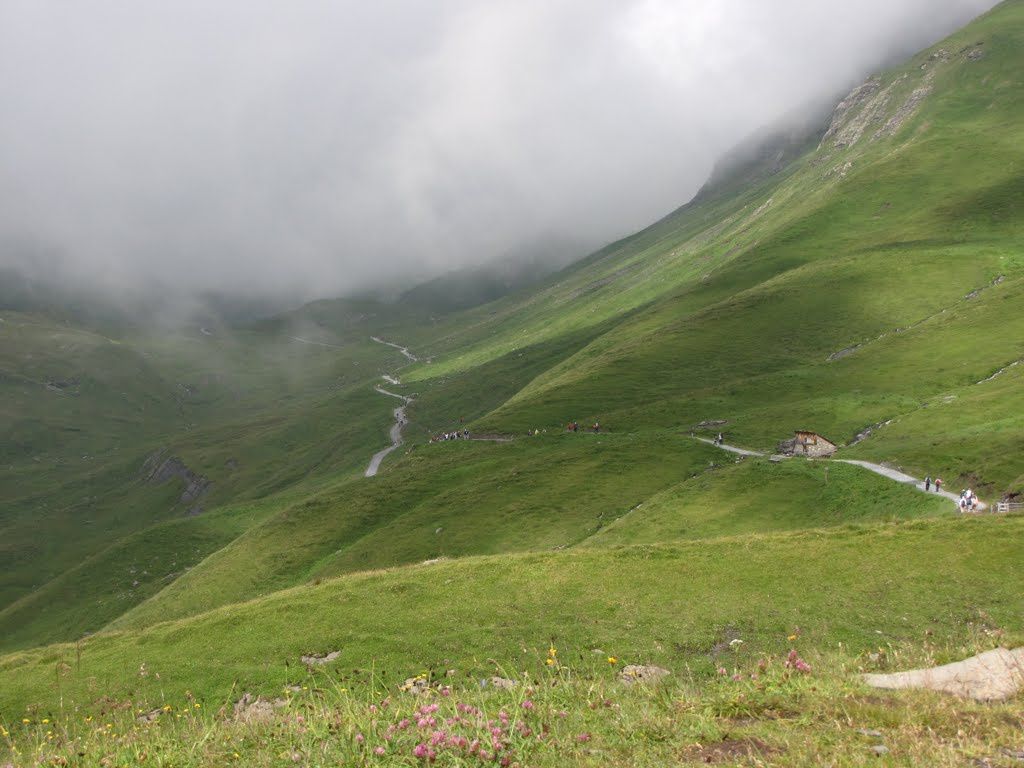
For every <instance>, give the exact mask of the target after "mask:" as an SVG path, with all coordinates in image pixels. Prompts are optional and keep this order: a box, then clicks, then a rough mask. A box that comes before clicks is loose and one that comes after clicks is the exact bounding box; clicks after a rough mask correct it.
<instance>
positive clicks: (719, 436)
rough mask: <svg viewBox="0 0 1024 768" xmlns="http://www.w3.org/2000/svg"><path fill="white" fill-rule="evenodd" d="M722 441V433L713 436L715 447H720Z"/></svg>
mask: <svg viewBox="0 0 1024 768" xmlns="http://www.w3.org/2000/svg"><path fill="white" fill-rule="evenodd" d="M724 439H725V438H724V437H722V433H721V432H719V433H718V434H717V435H715V445H721V444H722V441H723V440H724Z"/></svg>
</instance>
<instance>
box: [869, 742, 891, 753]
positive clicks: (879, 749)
mask: <svg viewBox="0 0 1024 768" xmlns="http://www.w3.org/2000/svg"><path fill="white" fill-rule="evenodd" d="M871 751H872V752H874V753H875V754H876V755H887V754H889V748H888V747H887V746H885V744H875V746H873V747H872V748H871Z"/></svg>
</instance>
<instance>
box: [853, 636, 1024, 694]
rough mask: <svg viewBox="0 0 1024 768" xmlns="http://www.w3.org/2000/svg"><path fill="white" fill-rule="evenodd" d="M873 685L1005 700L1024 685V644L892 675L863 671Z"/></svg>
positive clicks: (867, 681) (1023, 687)
mask: <svg viewBox="0 0 1024 768" xmlns="http://www.w3.org/2000/svg"><path fill="white" fill-rule="evenodd" d="M864 682H866V683H867V684H868V685H870V686H872V687H874V688H890V689H900V688H927V689H929V690H932V691H942V692H943V693H952V694H953V695H955V696H962V697H963V698H968V699H976V700H978V701H1004V700H1005V699H1009V698H1010V697H1011V696H1014V695H1016V694H1017V692H1018V691H1020V690H1021V689H1024V647H1021V648H1016V649H1014V650H1012V651H1010V650H1007V649H1006V648H996V649H995V650H993V651H986V652H985V653H979V654H978V655H977V656H972V657H971V658H969V659H965V660H964V661H958V662H956V663H954V664H945V665H943V666H941V667H932V668H931V669H913V670H910V671H909V672H897V673H895V674H892V675H864Z"/></svg>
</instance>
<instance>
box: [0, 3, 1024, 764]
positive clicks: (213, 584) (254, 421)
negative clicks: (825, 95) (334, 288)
mask: <svg viewBox="0 0 1024 768" xmlns="http://www.w3.org/2000/svg"><path fill="white" fill-rule="evenodd" d="M1021 51H1024V2H1022V1H1021V0H1011V1H1010V2H1006V3H1003V4H1002V5H1000V6H998V7H997V8H996V9H995V10H993V11H992V12H991V13H989V14H987V15H986V16H984V17H982V18H980V19H978V20H977V21H976V22H974V23H972V24H971V25H969V26H968V27H967V28H965V29H964V30H962V31H961V32H959V33H957V34H955V35H953V36H952V37H950V38H949V39H947V40H945V41H943V42H941V43H939V44H938V45H936V46H934V47H933V48H931V49H929V50H927V51H924V52H922V53H921V54H919V55H917V56H915V57H914V58H913V59H911V60H910V61H908V62H907V63H906V64H905V65H903V66H901V67H899V68H897V69H895V70H893V71H891V72H886V73H883V74H879V75H877V76H876V77H874V78H872V79H870V80H869V81H868V82H867V83H866V84H865V85H863V86H862V87H860V88H859V89H857V90H856V91H855V92H854V93H853V94H851V96H850V97H848V98H847V99H846V100H845V101H844V102H843V105H841V106H840V108H839V109H838V110H837V111H836V113H835V114H834V115H833V119H832V122H831V124H830V125H829V126H828V128H827V130H825V131H823V132H819V133H818V134H814V135H808V136H803V137H793V136H788V135H787V136H785V137H784V138H785V142H786V149H787V152H788V153H789V154H788V155H787V157H788V158H790V161H789V162H788V164H787V165H785V166H784V167H781V168H772V169H771V170H772V171H773V172H771V173H766V172H765V168H764V165H763V162H761V159H763V153H760V154H757V155H756V157H753V158H752V159H751V160H750V162H749V163H748V164H746V165H743V164H739V165H738V166H737V165H735V164H733V165H732V166H730V168H731V169H730V172H729V174H728V176H727V178H726V182H725V183H722V184H720V185H717V186H712V187H709V188H708V189H707V190H706V192H705V194H702V195H701V196H699V197H698V198H697V199H695V200H694V201H692V202H691V203H689V204H688V205H686V206H683V207H682V208H680V209H678V210H677V211H675V212H673V213H672V214H670V215H669V216H667V217H665V218H664V219H662V220H660V221H658V222H656V223H655V224H654V225H652V226H651V227H649V228H648V229H646V230H644V231H642V232H639V233H637V234H635V235H633V236H631V237H628V238H625V239H623V240H621V241H619V242H617V243H613V244H611V245H609V246H608V247H606V248H604V249H602V250H601V251H599V252H597V253H595V254H593V255H591V256H590V257H588V258H586V259H584V260H582V261H580V262H578V263H577V264H574V265H572V266H570V267H568V268H566V269H564V270H562V271H561V272H558V273H556V274H554V275H552V276H549V277H547V278H545V279H544V280H543V281H541V282H540V283H539V284H538V285H536V286H532V287H530V288H527V289H522V290H520V291H518V292H515V293H512V294H510V295H508V296H505V297H503V298H500V299H498V300H497V301H494V302H491V303H489V304H485V305H482V306H477V307H473V308H470V309H467V310H465V311H458V312H446V311H444V308H443V307H440V306H436V305H434V304H432V303H431V301H430V300H428V299H429V297H430V296H434V295H435V294H439V295H445V289H444V285H443V280H442V283H441V284H434V285H432V286H430V288H429V290H427V291H424V292H420V295H421V298H420V303H419V305H417V306H411V305H403V304H401V303H399V304H397V305H393V306H389V305H386V304H383V303H380V302H376V301H370V300H337V301H322V302H316V303H314V304H312V305H309V306H307V307H303V308H301V309H299V310H296V311H295V312H292V313H289V314H287V315H282V316H280V317H277V318H273V319H270V320H266V321H261V322H259V323H256V324H252V325H250V326H248V327H245V328H221V327H218V328H216V329H213V330H211V329H198V330H196V331H195V332H190V333H185V332H181V333H173V334H172V333H158V332H155V331H153V330H147V331H140V330H137V329H136V330H131V331H129V330H124V329H121V331H120V332H119V333H115V332H113V331H106V332H99V331H97V329H91V330H90V329H85V328H73V327H71V326H69V325H67V324H65V323H62V322H56V321H54V320H53V319H52V318H49V317H47V316H45V315H42V314H40V315H27V314H21V313H13V312H4V313H2V314H0V319H2V320H3V323H2V324H0V334H2V335H0V340H2V341H0V395H3V398H0V399H2V401H3V405H2V406H0V426H2V427H3V428H4V430H5V434H6V435H9V436H10V439H8V440H5V441H4V443H3V445H2V446H0V484H2V485H0V492H2V493H0V558H2V559H3V560H4V562H5V566H6V567H5V569H4V572H3V577H2V581H0V650H3V651H6V652H7V655H5V656H0V726H2V727H3V730H4V731H6V732H10V731H11V727H12V726H13V725H14V724H15V723H16V722H19V721H20V720H21V718H22V717H23V716H24V717H26V719H28V720H29V721H30V724H38V723H40V722H41V720H40V715H41V714H43V713H54V714H55V715H56V714H62V715H63V716H69V715H70V716H71V717H87V716H90V715H91V714H92V713H94V712H95V713H96V715H97V716H98V714H99V713H100V712H102V711H105V708H106V709H109V707H110V706H112V704H111V702H118V706H127V707H131V708H143V709H144V708H146V707H157V706H166V705H165V703H164V702H169V701H174V702H180V701H182V700H184V699H188V697H189V696H191V697H192V698H191V699H189V700H190V701H193V702H198V703H201V704H202V705H203V706H204V707H205V706H208V705H214V706H216V707H219V706H220V705H222V704H225V703H228V704H230V703H231V702H233V701H235V700H237V699H238V698H239V696H240V695H241V693H242V692H243V691H252V692H259V693H263V694H265V695H268V696H269V695H273V694H275V693H276V692H279V691H281V690H282V688H284V687H285V686H294V685H298V686H299V689H300V690H301V687H302V686H303V685H306V686H308V687H316V686H321V687H326V686H328V685H329V686H332V687H334V688H342V687H344V688H346V689H349V688H351V689H352V690H353V691H355V692H356V693H355V694H354V695H356V696H365V697H366V700H367V701H369V700H370V697H371V696H376V695H377V694H378V693H380V692H381V690H380V689H383V688H387V689H388V690H391V691H393V692H394V690H395V686H396V685H398V684H400V683H401V681H402V680H404V679H405V678H406V677H409V676H412V675H416V674H418V673H421V672H424V671H427V672H430V673H432V674H436V675H441V674H444V673H445V672H446V671H447V670H449V669H454V670H456V675H455V676H456V677H457V679H458V680H459V681H460V682H462V683H465V685H467V686H470V687H472V686H476V685H477V684H478V683H477V681H478V680H479V678H481V677H483V676H485V675H489V674H493V673H495V672H496V671H498V672H500V671H502V670H506V669H507V670H515V671H516V673H520V672H522V671H523V670H525V676H527V677H530V676H537V677H539V675H540V674H542V673H543V672H544V671H545V667H546V666H551V665H547V664H546V663H545V662H546V660H547V659H550V656H549V655H548V654H549V649H550V648H551V647H552V644H555V645H557V647H558V649H559V653H561V654H563V656H564V657H565V658H566V659H569V658H571V659H572V664H573V668H574V670H576V672H574V674H578V675H579V679H581V680H583V681H588V680H592V679H593V680H598V679H603V678H601V676H602V675H603V676H605V677H607V672H608V664H609V662H608V661H607V657H608V656H613V657H616V658H618V659H622V660H624V661H637V662H651V663H657V664H661V665H663V666H666V667H668V668H670V669H673V670H675V671H676V672H677V673H679V674H680V675H682V674H685V675H687V679H689V680H691V681H696V683H698V684H703V683H705V682H707V680H708V678H709V677H710V676H711V675H712V674H713V673H714V670H716V669H717V668H718V666H719V665H720V664H722V663H723V658H724V659H727V660H729V661H732V660H733V658H734V657H733V656H727V655H726V654H729V653H735V654H738V653H739V651H736V650H735V649H736V646H735V645H734V646H732V650H729V648H730V646H729V643H730V641H732V640H736V639H742V641H743V643H742V653H743V654H746V655H745V656H743V660H744V662H750V663H755V662H756V659H757V658H759V654H763V655H764V657H765V658H775V657H777V656H778V655H779V654H784V653H785V652H786V651H787V649H788V647H789V643H790V642H791V641H790V640H787V638H790V637H791V636H796V637H799V638H800V642H801V644H802V647H807V648H809V649H816V652H818V653H820V654H821V658H828V659H831V660H833V661H834V662H835V665H836V669H841V670H846V669H854V668H857V667H858V666H863V665H864V664H865V663H866V662H865V659H868V660H870V659H872V654H873V655H874V657H875V658H876V659H877V658H882V657H884V658H886V659H888V658H892V654H896V653H897V651H898V652H899V653H903V654H906V656H905V657H909V658H913V659H916V660H923V659H927V660H929V661H945V660H951V659H953V658H958V657H962V656H964V655H967V654H968V653H969V652H974V651H975V650H978V649H981V648H986V647H992V646H993V645H995V644H998V643H1011V642H1021V641H1022V640H1024V626H1022V624H1021V622H1022V617H1024V600H1022V598H1021V595H1022V594H1024V589H1022V588H1024V584H1022V583H1021V576H1020V572H1019V568H1017V567H1016V561H1017V559H1019V557H1018V556H1019V551H1020V547H1021V544H1022V543H1024V542H1022V536H1024V527H1022V518H1021V517H1020V516H1014V515H1011V516H1009V517H1006V518H995V517H992V516H986V517H983V518H980V519H975V518H973V517H971V518H968V517H964V516H961V515H958V514H955V513H953V511H952V507H951V504H950V503H949V502H948V501H944V500H941V499H939V498H938V497H936V496H934V495H926V494H924V493H921V492H920V491H918V490H915V489H914V488H912V487H910V486H907V485H900V484H897V483H894V482H892V481H890V480H888V479H886V478H883V477H880V476H877V475H874V474H871V473H869V472H867V471H865V470H862V469H861V468H859V467H854V466H850V465H846V464H841V463H833V462H826V461H804V460H796V459H794V460H789V461H782V462H773V461H771V460H768V459H761V458H747V459H742V460H737V458H736V457H735V456H734V455H733V454H728V453H725V452H724V451H721V450H720V449H717V448H715V447H713V446H710V445H707V444H706V443H703V442H700V441H697V440H694V439H693V436H694V435H696V436H701V435H710V434H712V433H714V432H717V431H720V430H721V431H724V432H725V433H726V436H727V438H728V441H729V442H730V443H734V444H737V445H740V446H744V447H748V448H752V449H758V450H762V451H772V450H774V449H775V446H776V444H777V442H778V441H779V440H782V439H785V438H788V437H790V436H792V434H793V431H794V430H796V429H811V430H815V431H817V432H819V433H821V434H823V435H824V436H826V437H828V438H830V439H831V440H833V441H835V442H836V443H838V444H839V445H840V446H841V447H840V452H839V456H840V457H842V458H861V459H871V460H875V461H885V462H888V463H889V464H891V465H893V466H897V467H902V468H903V469H904V470H905V471H907V472H909V473H911V474H914V475H916V476H920V477H924V476H925V475H930V476H932V477H936V476H941V477H943V478H944V479H945V480H946V487H947V488H948V489H951V490H956V489H957V488H958V487H963V486H967V485H970V486H972V487H973V488H975V489H976V490H977V491H979V492H980V493H981V494H982V496H983V498H985V499H986V500H988V501H995V500H997V499H999V498H1002V497H1004V496H1005V497H1016V496H1018V495H1019V494H1021V493H1024V473H1022V469H1021V461H1020V455H1021V450H1022V448H1024V394H1022V393H1024V388H1022V387H1021V376H1022V375H1024V365H1018V363H1019V362H1021V361H1022V360H1024V341H1022V340H1024V311H1022V309H1024V257H1022V256H1021V254H1022V253H1024V186H1022V185H1021V178H1024V177H1022V175H1021V168H1022V167H1024V81H1022V79H1021V75H1020V72H1021V71H1022V69H1021V64H1022V63H1024V62H1022V56H1021ZM424 296H426V297H427V298H423V297H424ZM424 304H426V305H429V306H424ZM454 304H455V305H459V302H454ZM373 336H377V337H379V338H382V339H384V340H386V341H388V342H393V343H396V344H401V345H407V346H408V347H409V348H410V349H411V351H412V352H413V353H414V354H415V356H416V357H417V358H418V359H417V360H416V361H411V360H410V359H408V358H407V357H406V356H403V355H402V354H401V353H400V352H399V350H398V349H395V348H393V347H389V346H386V345H383V344H380V343H377V342H374V341H373V340H372V339H371V337H373ZM384 374H387V375H388V376H389V377H396V376H397V377H398V378H400V380H401V381H400V383H398V382H392V383H389V384H388V385H387V388H388V390H389V391H391V392H394V393H399V394H401V395H403V396H406V397H412V398H413V401H412V403H411V404H410V405H409V407H408V410H407V424H406V425H405V428H404V437H405V444H404V445H403V446H402V447H401V449H400V450H396V451H395V452H393V453H392V454H390V455H389V456H388V457H387V459H386V460H385V461H384V463H383V465H382V468H381V471H380V473H379V474H378V475H377V476H375V477H371V478H367V477H364V476H363V473H364V470H365V468H366V466H367V463H368V462H369V460H370V457H371V456H372V455H373V454H374V452H376V451H378V450H380V449H381V448H383V447H385V446H386V444H387V437H386V436H387V430H388V428H389V426H390V424H391V418H392V416H391V414H392V409H393V408H394V407H395V406H396V404H397V401H396V400H395V399H394V398H392V397H389V396H386V395H382V394H380V393H379V392H376V391H375V386H376V385H379V384H380V383H381V382H382V378H381V377H382V376H383V375H384ZM571 421H578V422H580V424H581V426H582V427H583V430H582V431H581V432H580V433H570V432H566V429H565V427H566V424H567V423H568V422H571ZM595 422H599V423H600V424H601V430H600V433H598V434H594V433H591V432H589V431H588V430H587V427H588V426H589V425H590V424H592V423H595ZM456 428H459V429H463V428H468V429H469V430H470V431H471V432H472V434H473V435H474V436H475V437H477V438H479V439H476V440H471V441H445V442H439V443H432V442H430V441H429V440H430V437H431V436H434V435H437V434H439V433H441V432H445V431H449V430H453V429H456ZM159 450H162V451H164V454H163V455H165V456H175V457H177V458H178V459H180V461H181V462H183V463H184V464H186V465H187V466H188V467H189V468H190V469H192V470H193V471H194V472H195V473H196V474H199V475H202V477H204V478H206V479H207V480H209V481H210V482H211V483H212V485H211V486H210V489H209V491H208V492H207V493H206V494H205V495H204V496H203V497H202V500H201V505H200V506H201V507H202V509H201V510H199V509H195V508H193V506H192V504H191V503H190V502H189V503H187V502H185V501H182V499H181V493H182V483H181V481H180V480H172V481H169V482H168V483H165V484H163V485H155V486H154V485H147V484H146V483H145V482H144V479H143V476H142V471H141V469H142V466H143V463H144V462H145V460H146V458H147V457H148V456H151V455H153V453H154V452H156V451H159ZM190 512H191V513H196V514H191V515H190ZM86 633H92V634H90V635H89V636H88V637H87V638H86V639H82V638H83V636H84V635H85V634H86ZM51 643H56V644H52V645H49V644H51ZM62 643H63V644H62ZM35 646H39V647H35ZM922 648H924V649H925V650H922ZM328 651H340V657H339V658H338V660H337V661H336V662H335V663H334V664H333V665H328V666H327V667H325V668H323V669H322V670H320V671H318V672H317V673H316V674H314V673H311V672H310V671H309V670H307V669H306V668H305V666H304V665H303V664H302V663H301V662H300V660H299V659H300V656H301V655H302V654H307V653H314V652H315V653H326V652H328ZM598 651H599V652H598ZM871 663H875V662H871ZM318 669H319V668H318ZM835 674H836V675H837V676H841V675H840V673H839V672H836V673H835ZM843 674H845V673H843ZM520 676H524V675H520ZM845 684H850V685H853V683H849V681H847V682H846V683H844V685H845ZM844 690H847V689H844ZM125 702H127V703H125ZM672 706H673V707H675V706H676V705H675V704H673V705H672ZM679 706H683V705H679ZM693 706H697V705H693ZM677 708H678V707H677ZM953 709H955V707H953ZM687 711H689V710H687ZM1016 711H1017V710H1014V712H1016ZM218 722H219V721H212V722H211V725H210V726H209V728H210V733H215V734H217V735H218V736H219V731H218V730H217V729H218V728H220V727H221V724H218ZM837 722H838V721H837ZM33 727H35V726H34V725H33ZM847 730H849V729H847ZM695 738H696V737H695ZM12 744H13V742H12ZM682 749H683V747H682V746H680V747H679V749H677V750H676V757H679V754H681V752H680V751H681V750H682ZM809 752H813V749H810V748H809ZM282 755H283V756H282ZM193 756H194V755H193ZM278 757H280V758H281V760H282V761H284V760H285V758H286V757H287V755H285V754H284V753H282V754H280V755H276V756H275V757H272V758H268V759H267V760H266V761H265V763H266V764H271V763H272V762H273V760H274V759H277V758H278ZM590 757H593V755H591V756H590ZM590 757H582V758H581V759H582V760H588V759H590ZM876 757H877V755H874V754H872V755H871V757H870V759H872V760H874V759H875V758H876ZM966 757H975V756H973V755H972V756H965V755H962V754H959V753H958V754H957V759H959V758H965V759H966ZM11 759H12V762H17V761H15V760H14V758H11ZM190 759H191V758H190ZM680 759H682V758H680ZM979 759H980V758H979ZM3 760H4V758H3V757H2V752H0V762H2V761H3ZM19 760H20V758H19ZM908 760H909V758H908ZM595 761H598V762H599V757H593V760H592V761H591V762H595ZM172 762H173V761H172ZM650 762H651V764H658V762H657V760H654V759H653V758H651V760H650ZM19 764H20V762H19ZM182 764H187V762H186V761H183V762H182ZM907 764H913V761H912V760H911V761H910V762H908V763H907ZM950 764H956V763H954V762H951V763H950Z"/></svg>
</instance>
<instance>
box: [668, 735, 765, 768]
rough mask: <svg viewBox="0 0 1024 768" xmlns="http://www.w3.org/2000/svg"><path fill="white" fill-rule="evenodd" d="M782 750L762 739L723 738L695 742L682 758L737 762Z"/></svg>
mask: <svg viewBox="0 0 1024 768" xmlns="http://www.w3.org/2000/svg"><path fill="white" fill-rule="evenodd" d="M780 751H781V750H779V749H778V748H777V747H770V746H768V745H767V744H765V743H764V742H763V741H761V740H760V739H755V738H750V739H723V740H722V741H719V742H715V743H714V744H694V745H692V746H689V747H687V748H686V749H684V750H683V753H682V754H681V755H680V758H681V760H682V761H684V762H691V763H705V764H708V765H718V764H719V763H736V762H738V761H740V760H743V759H744V758H748V757H752V756H755V757H770V756H771V755H775V754H778V753H779V752H780Z"/></svg>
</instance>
